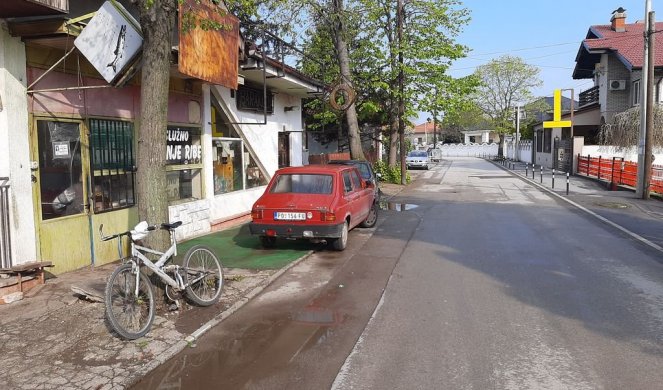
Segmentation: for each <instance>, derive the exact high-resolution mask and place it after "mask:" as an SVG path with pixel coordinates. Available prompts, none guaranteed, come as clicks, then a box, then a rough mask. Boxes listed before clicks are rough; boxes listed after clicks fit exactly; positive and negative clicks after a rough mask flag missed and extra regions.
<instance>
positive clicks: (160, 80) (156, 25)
mask: <svg viewBox="0 0 663 390" xmlns="http://www.w3.org/2000/svg"><path fill="white" fill-rule="evenodd" d="M141 3H142V4H139V9H140V10H141V15H140V23H141V27H142V31H143V39H144V41H143V65H142V72H141V86H140V96H141V100H140V102H141V104H140V125H139V126H138V136H137V138H138V150H137V155H136V165H137V167H138V171H137V173H136V196H137V198H138V214H139V216H140V219H141V220H145V221H147V222H148V223H149V224H150V225H153V224H160V223H162V222H168V199H167V197H166V134H167V133H166V131H167V127H168V86H169V79H170V51H171V37H172V31H173V27H174V24H175V15H176V12H177V0H161V1H159V2H156V3H154V4H152V5H151V6H150V5H147V4H145V3H146V1H144V2H141ZM146 243H147V245H149V246H151V247H153V248H155V249H157V250H158V249H161V250H164V249H166V248H168V246H169V245H170V240H169V236H168V233H167V232H166V231H163V230H157V231H156V232H153V233H152V234H150V235H149V236H148V238H147V242H146Z"/></svg>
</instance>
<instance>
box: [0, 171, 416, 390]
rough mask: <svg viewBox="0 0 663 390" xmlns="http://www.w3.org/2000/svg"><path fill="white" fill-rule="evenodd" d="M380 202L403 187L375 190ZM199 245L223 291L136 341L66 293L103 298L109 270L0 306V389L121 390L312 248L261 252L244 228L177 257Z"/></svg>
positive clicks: (69, 278) (49, 285)
mask: <svg viewBox="0 0 663 390" xmlns="http://www.w3.org/2000/svg"><path fill="white" fill-rule="evenodd" d="M381 187H382V190H383V193H384V196H385V199H388V198H390V197H391V196H393V195H395V194H397V193H399V192H400V191H401V190H402V189H403V187H402V186H399V185H393V184H381ZM196 244H205V245H209V246H210V247H211V248H212V250H214V251H215V252H216V253H217V255H218V256H219V259H220V260H221V261H222V263H223V266H224V272H225V282H226V284H225V286H224V290H223V295H222V297H221V300H220V301H219V303H217V304H216V305H213V306H210V307H205V308H203V307H195V306H184V307H182V308H181V309H180V310H177V311H173V312H166V313H163V312H158V313H157V315H156V317H155V320H154V324H153V325H152V329H151V330H150V332H149V333H148V334H147V335H146V336H145V337H143V338H140V339H138V340H134V341H124V340H121V339H119V338H118V337H116V336H115V335H114V334H113V333H112V331H111V330H110V329H109V328H108V327H107V325H106V321H105V318H104V304H103V303H102V302H98V301H91V300H89V299H86V298H85V297H81V296H79V295H77V294H75V293H74V292H73V291H72V286H77V287H80V288H81V289H82V290H85V291H89V292H91V295H92V298H93V299H95V300H96V298H95V297H94V296H100V297H103V291H104V288H105V285H106V279H107V278H108V276H109V275H110V274H111V272H113V270H114V269H115V267H116V266H117V264H109V265H106V266H101V267H96V268H94V269H88V268H86V269H81V270H78V271H74V272H69V273H66V274H62V275H58V276H57V277H54V278H51V279H49V280H47V281H46V284H44V285H41V286H38V287H36V288H34V289H32V290H30V291H28V292H27V293H26V294H25V296H24V299H23V300H21V301H18V302H15V303H12V304H7V305H0V361H1V362H2V370H0V389H12V390H14V389H94V390H107V389H123V388H126V387H128V386H130V385H131V384H133V383H135V382H136V381H137V380H138V379H140V378H141V377H143V376H144V375H146V374H147V373H148V372H150V371H151V370H153V369H154V368H156V367H158V366H159V365H160V364H162V363H164V362H165V361H166V360H168V359H169V358H170V357H172V356H174V355H176V354H177V353H178V352H180V351H182V350H183V349H184V348H195V345H196V340H197V339H198V338H199V337H200V336H201V335H203V334H204V333H205V332H206V331H207V330H209V329H210V328H211V327H213V326H214V325H216V324H218V323H219V322H220V321H222V320H223V319H225V318H226V317H228V316H229V315H231V314H232V313H234V312H235V311H237V310H238V309H239V308H240V307H242V306H243V305H244V304H246V303H247V302H248V301H249V300H250V299H252V298H253V297H254V296H256V295H257V294H259V293H260V292H261V291H262V290H263V289H264V288H266V287H267V286H268V285H269V284H270V283H271V282H272V281H274V280H275V279H276V278H278V277H279V276H280V275H282V274H283V273H285V272H287V270H288V269H289V268H291V267H292V266H294V265H295V264H297V263H298V262H300V261H303V260H304V259H305V258H306V257H308V255H309V254H310V253H311V249H312V248H313V246H311V245H307V244H306V243H305V242H283V243H280V244H279V246H278V247H277V249H272V250H263V249H261V248H260V247H259V244H258V240H257V238H256V237H252V236H250V235H249V234H248V229H246V226H244V227H238V228H233V229H228V230H224V231H220V232H214V233H211V234H209V235H206V236H202V237H199V238H196V239H193V240H189V241H186V242H183V243H181V244H178V252H179V253H180V254H183V253H184V252H185V251H186V249H187V248H188V247H190V246H192V245H196Z"/></svg>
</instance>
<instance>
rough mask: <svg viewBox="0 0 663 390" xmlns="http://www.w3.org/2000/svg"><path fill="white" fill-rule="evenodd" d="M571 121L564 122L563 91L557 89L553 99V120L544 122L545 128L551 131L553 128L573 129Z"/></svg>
mask: <svg viewBox="0 0 663 390" xmlns="http://www.w3.org/2000/svg"><path fill="white" fill-rule="evenodd" d="M571 125H572V123H571V121H563V120H562V90H561V89H556V90H555V95H554V97H553V120H551V121H544V122H543V128H544V129H551V128H553V127H571Z"/></svg>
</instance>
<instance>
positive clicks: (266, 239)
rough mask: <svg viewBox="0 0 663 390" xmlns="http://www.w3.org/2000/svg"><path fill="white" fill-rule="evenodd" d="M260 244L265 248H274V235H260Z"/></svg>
mask: <svg viewBox="0 0 663 390" xmlns="http://www.w3.org/2000/svg"><path fill="white" fill-rule="evenodd" d="M260 244H261V245H262V247H263V248H265V249H271V248H276V237H270V236H260Z"/></svg>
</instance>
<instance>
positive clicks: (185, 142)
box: [166, 127, 203, 165]
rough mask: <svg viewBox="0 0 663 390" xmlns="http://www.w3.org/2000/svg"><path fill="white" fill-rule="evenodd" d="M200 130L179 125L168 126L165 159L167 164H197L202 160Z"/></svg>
mask: <svg viewBox="0 0 663 390" xmlns="http://www.w3.org/2000/svg"><path fill="white" fill-rule="evenodd" d="M202 152H203V149H202V146H201V145H200V130H198V129H188V128H181V127H169V128H168V140H167V150H166V160H167V162H168V164H171V165H178V164H199V163H200V162H202Z"/></svg>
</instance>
